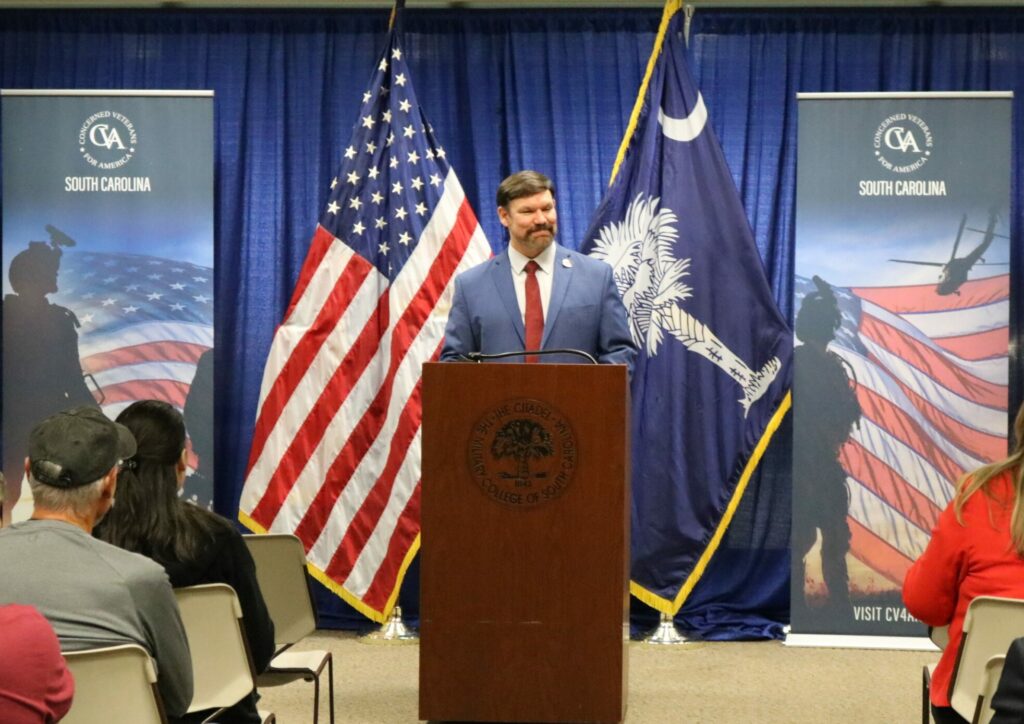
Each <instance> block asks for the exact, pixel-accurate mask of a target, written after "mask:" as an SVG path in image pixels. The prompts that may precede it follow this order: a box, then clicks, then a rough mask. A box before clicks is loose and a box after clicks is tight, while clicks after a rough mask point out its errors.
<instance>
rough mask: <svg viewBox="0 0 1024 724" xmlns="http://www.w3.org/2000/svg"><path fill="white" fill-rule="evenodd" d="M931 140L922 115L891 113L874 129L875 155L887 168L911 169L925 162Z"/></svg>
mask: <svg viewBox="0 0 1024 724" xmlns="http://www.w3.org/2000/svg"><path fill="white" fill-rule="evenodd" d="M933 142H934V141H933V139H932V130H931V129H930V128H929V127H928V124H927V123H925V122H924V119H923V118H921V117H920V116H918V115H915V114H913V113H893V114H892V115H891V116H889V117H888V118H886V119H885V120H884V121H882V122H881V123H880V124H879V126H878V128H877V129H875V137H874V147H875V158H876V159H877V160H878V162H879V163H880V164H882V166H884V167H885V168H886V169H887V170H889V171H892V172H894V173H912V172H914V171H917V170H918V169H919V168H921V167H922V166H924V165H925V163H927V162H928V159H929V158H930V157H931V155H932V144H933ZM894 152H895V153H894Z"/></svg>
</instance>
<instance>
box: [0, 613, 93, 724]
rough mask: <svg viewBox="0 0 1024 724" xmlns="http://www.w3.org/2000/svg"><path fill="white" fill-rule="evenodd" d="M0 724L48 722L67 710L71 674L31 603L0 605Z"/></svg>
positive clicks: (50, 631)
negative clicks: (1, 653) (26, 604)
mask: <svg viewBox="0 0 1024 724" xmlns="http://www.w3.org/2000/svg"><path fill="white" fill-rule="evenodd" d="M0 632H3V633H2V634H0V636H2V638H0V646H2V647H3V655H2V656H0V722H3V723H4V724H50V722H57V721H60V720H61V719H63V718H64V715H65V714H67V713H68V709H70V708H71V697H72V695H73V694H74V693H75V682H74V679H72V678H71V672H69V671H68V667H67V664H65V663H64V657H63V656H61V655H60V643H58V641H57V635H56V634H55V633H54V632H53V627H51V626H50V624H49V623H47V622H46V619H45V618H43V616H42V614H40V613H39V611H37V610H35V609H34V608H32V607H31V606H19V605H10V606H0Z"/></svg>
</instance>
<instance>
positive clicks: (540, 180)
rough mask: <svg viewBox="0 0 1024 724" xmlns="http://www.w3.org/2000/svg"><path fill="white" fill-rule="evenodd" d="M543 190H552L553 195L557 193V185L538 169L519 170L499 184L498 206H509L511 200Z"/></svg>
mask: <svg viewBox="0 0 1024 724" xmlns="http://www.w3.org/2000/svg"><path fill="white" fill-rule="evenodd" d="M543 191H550V192H551V195H552V196H554V195H555V185H554V184H553V183H551V179H549V178H548V177H547V176H545V175H544V174H542V173H539V172H537V171H519V172H518V173H514V174H512V175H511V176H509V177H508V178H506V179H505V180H504V181H502V182H501V184H499V186H498V206H503V207H506V208H507V207H508V205H509V202H510V201H513V200H515V199H521V198H523V197H524V196H533V195H534V194H539V193H541V192H543Z"/></svg>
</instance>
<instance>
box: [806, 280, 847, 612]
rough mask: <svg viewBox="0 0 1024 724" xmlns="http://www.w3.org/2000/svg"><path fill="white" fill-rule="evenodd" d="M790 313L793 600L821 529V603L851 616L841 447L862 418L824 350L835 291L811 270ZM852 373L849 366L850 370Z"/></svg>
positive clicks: (831, 333) (840, 367) (836, 360)
mask: <svg viewBox="0 0 1024 724" xmlns="http://www.w3.org/2000/svg"><path fill="white" fill-rule="evenodd" d="M813 281H814V285H815V287H816V289H815V291H813V292H809V293H808V294H807V295H806V296H805V297H804V299H803V302H802V303H801V305H800V311H799V312H798V313H797V317H796V335H797V337H799V339H800V341H801V342H803V344H802V345H800V346H799V347H797V348H796V349H795V350H794V352H793V359H794V366H793V425H794V428H793V432H794V440H795V444H794V446H793V540H792V555H793V586H794V588H798V590H797V591H795V593H797V594H798V595H795V596H793V601H794V602H797V601H803V600H804V596H803V589H804V585H803V584H804V578H805V575H806V574H805V568H804V565H803V559H804V557H805V556H806V555H807V553H808V551H810V550H811V548H812V547H813V546H814V543H815V540H816V539H817V532H818V531H820V532H821V569H822V577H823V578H824V580H825V586H826V587H827V588H828V598H827V601H826V604H825V606H824V610H825V611H828V612H829V614H834V615H837V616H843V617H844V619H843V620H851V619H852V612H853V611H852V607H851V605H850V590H849V573H848V571H847V567H846V553H847V552H848V551H849V550H850V526H849V523H848V522H847V515H848V513H849V507H850V504H849V493H848V492H847V489H846V473H845V472H844V471H843V468H842V466H841V465H840V464H839V448H840V447H841V446H842V445H843V443H844V442H846V439H847V438H848V437H849V435H850V431H851V430H852V428H853V426H854V424H855V423H856V422H857V421H858V420H859V419H860V405H859V403H858V402H857V395H856V393H855V392H854V390H853V387H852V385H851V382H852V380H851V376H852V375H851V374H847V369H846V365H845V363H844V362H843V360H842V359H841V358H840V357H839V355H837V354H835V353H834V352H830V351H829V350H828V344H829V342H831V341H832V340H833V339H834V337H835V333H836V330H837V329H839V325H840V323H841V321H842V319H841V317H840V313H839V305H838V303H837V302H836V297H835V294H834V293H833V292H832V288H831V287H830V286H829V285H828V283H827V282H825V281H824V280H822V279H821V278H820V277H818V276H815V277H814V279H813ZM851 373H852V370H851Z"/></svg>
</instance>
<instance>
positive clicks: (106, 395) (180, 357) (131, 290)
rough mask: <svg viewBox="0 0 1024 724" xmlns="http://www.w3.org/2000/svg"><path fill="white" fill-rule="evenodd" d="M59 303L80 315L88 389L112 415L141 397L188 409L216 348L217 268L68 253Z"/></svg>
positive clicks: (80, 344)
mask: <svg viewBox="0 0 1024 724" xmlns="http://www.w3.org/2000/svg"><path fill="white" fill-rule="evenodd" d="M54 301H55V302H56V303H58V304H61V305H63V306H66V307H68V308H69V309H71V310H72V311H74V313H75V315H76V316H77V317H78V321H79V323H80V324H81V325H82V326H81V327H80V328H79V330H78V354H79V357H80V359H81V363H82V371H83V372H85V374H86V375H87V377H86V380H87V382H86V384H87V386H88V387H89V390H90V391H91V392H92V393H93V396H94V397H95V398H96V401H97V402H99V403H100V406H101V407H102V408H103V411H104V412H105V413H106V414H107V415H108V416H109V417H110V418H115V417H117V415H118V414H119V413H120V412H121V410H123V409H124V408H126V407H127V406H128V405H130V404H131V403H133V402H135V401H136V400H147V399H156V400H163V401H165V402H168V403H170V404H172V405H174V406H175V407H176V408H178V410H181V409H182V408H183V407H184V405H185V397H186V396H187V395H188V389H189V386H190V385H191V383H192V378H193V377H194V376H195V373H196V362H197V361H198V359H199V357H200V355H201V354H202V353H203V352H205V351H206V350H208V349H210V348H211V347H213V269H211V268H209V267H203V266H197V265H195V264H189V263H186V262H180V261H174V260H171V259H160V258H156V257H151V256H143V255H137V254H106V253H94V252H77V251H72V252H66V253H65V254H64V257H63V260H62V263H61V291H60V293H59V294H57V295H54Z"/></svg>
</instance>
